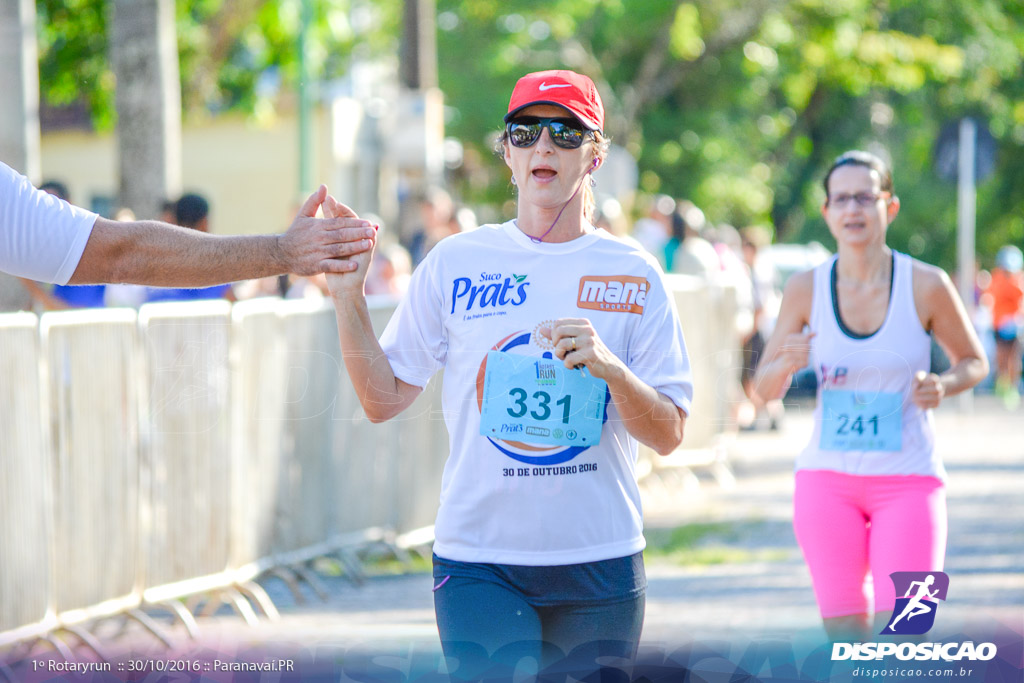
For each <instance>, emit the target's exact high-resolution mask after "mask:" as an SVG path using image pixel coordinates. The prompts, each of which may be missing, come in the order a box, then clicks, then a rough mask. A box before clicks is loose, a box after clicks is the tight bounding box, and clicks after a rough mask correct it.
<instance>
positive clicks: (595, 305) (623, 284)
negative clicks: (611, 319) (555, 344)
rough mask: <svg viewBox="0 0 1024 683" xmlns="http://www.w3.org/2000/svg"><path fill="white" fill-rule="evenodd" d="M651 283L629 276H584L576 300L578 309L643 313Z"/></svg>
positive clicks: (644, 279)
mask: <svg viewBox="0 0 1024 683" xmlns="http://www.w3.org/2000/svg"><path fill="white" fill-rule="evenodd" d="M650 288H651V283H650V282H648V281H647V279H646V278H642V277H632V276H630V275H584V276H583V277H581V278H580V292H579V296H578V297H577V300H576V305H577V306H578V307H579V308H589V309H591V310H594V311H608V312H612V313H643V312H644V304H645V303H647V292H648V291H650Z"/></svg>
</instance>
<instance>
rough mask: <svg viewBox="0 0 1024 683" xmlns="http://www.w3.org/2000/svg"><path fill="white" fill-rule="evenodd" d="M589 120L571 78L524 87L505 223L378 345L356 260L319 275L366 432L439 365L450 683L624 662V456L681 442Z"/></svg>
mask: <svg viewBox="0 0 1024 683" xmlns="http://www.w3.org/2000/svg"><path fill="white" fill-rule="evenodd" d="M603 125H604V108H603V106H602V104H601V98H600V96H599V95H598V93H597V89H596V88H595V87H594V84H593V82H592V81H591V80H590V79H589V78H587V77H586V76H583V75H580V74H577V73H574V72H572V71H543V72H539V73H533V74H529V75H527V76H524V77H523V78H521V79H520V80H519V82H518V83H517V84H516V87H515V90H514V91H513V93H512V98H511V101H510V103H509V107H508V113H507V115H506V116H505V131H504V133H503V135H502V136H501V139H500V151H501V154H502V156H503V158H504V161H505V163H506V164H507V165H508V167H509V168H510V169H511V171H512V183H513V184H514V185H516V187H517V188H518V211H517V215H516V218H515V219H514V220H510V221H508V222H506V223H504V224H501V225H485V226H482V227H481V228H479V229H477V230H474V231H471V232H466V233H461V234H457V235H453V236H451V237H448V238H446V239H444V240H443V241H441V242H440V243H439V244H438V245H437V246H436V247H435V248H434V249H433V250H432V251H431V252H430V253H429V254H428V255H427V257H426V259H425V260H424V261H423V263H422V264H421V265H420V266H419V267H418V268H417V269H416V271H415V272H414V273H413V277H412V281H411V283H410V286H409V291H408V294H407V296H406V298H405V299H404V300H403V301H402V302H401V303H400V304H399V306H398V309H397V310H396V312H395V314H394V317H393V318H392V320H391V322H390V323H389V324H388V326H387V329H386V330H385V331H384V333H383V334H382V336H381V338H380V341H379V342H378V340H377V339H376V338H375V337H374V334H373V330H372V328H371V327H370V320H369V315H368V313H367V307H366V303H365V298H364V297H363V282H364V279H365V277H366V264H367V263H368V262H369V255H367V256H366V257H364V258H361V259H360V260H359V263H360V267H359V269H358V270H357V271H356V273H354V274H353V276H352V277H335V278H332V279H330V280H329V284H330V287H331V292H332V295H333V298H334V305H335V308H336V310H337V317H338V329H339V334H340V340H341V347H342V350H343V354H344V358H345V365H346V367H347V369H348V372H349V374H350V376H351V378H352V381H353V384H354V386H355V388H356V391H357V392H358V394H359V398H360V401H361V402H362V405H363V408H364V410H365V411H366V413H367V415H368V416H369V417H370V419H371V420H373V421H383V420H387V419H390V418H392V417H395V416H396V415H398V414H399V413H401V412H402V410H403V409H405V408H406V407H407V406H409V405H410V404H411V403H412V401H413V400H414V399H415V398H416V396H418V395H419V393H420V391H421V390H422V388H423V387H424V386H425V385H426V383H427V381H428V380H429V379H430V377H431V376H432V375H433V374H434V373H435V372H436V371H437V370H439V369H442V368H443V369H444V387H443V405H444V414H445V422H446V424H447V427H448V431H449V434H450V437H451V454H450V457H449V459H448V462H447V464H446V466H445V471H444V476H443V480H442V493H441V504H440V509H439V511H438V516H437V522H436V525H435V534H436V541H435V544H434V600H435V610H436V614H437V624H438V630H439V632H440V636H441V643H442V646H443V648H444V652H445V654H446V655H447V656H448V657H449V659H448V662H449V666H451V667H453V668H454V670H452V671H451V673H452V675H453V676H454V677H455V678H459V679H461V678H479V677H482V676H489V675H497V676H502V675H503V674H505V675H507V674H508V673H509V672H510V671H512V669H514V667H515V666H516V665H517V664H518V663H519V662H521V661H525V662H527V663H528V662H529V661H530V660H535V661H538V662H540V665H541V666H542V667H543V668H548V669H551V668H552V667H561V666H563V665H564V666H567V667H570V669H571V670H574V671H585V670H592V669H595V668H597V667H598V664H597V663H596V662H597V661H598V659H599V658H600V657H606V656H607V657H619V658H631V657H632V656H633V655H634V654H635V652H636V647H637V643H638V641H639V638H640V628H641V624H642V621H643V612H644V592H645V590H646V578H645V576H644V568H643V560H642V552H641V551H642V550H643V548H644V537H643V533H642V524H641V509H640V494H639V490H638V487H637V482H636V475H635V468H636V460H637V444H638V442H643V443H645V444H647V445H649V446H651V447H652V448H654V449H655V450H656V451H658V452H659V453H670V452H672V451H673V450H675V449H676V447H678V446H679V444H680V442H681V441H682V437H683V427H684V423H685V419H686V414H687V412H688V411H689V408H690V400H691V396H692V387H691V383H690V368H689V362H688V359H687V355H686V348H685V345H684V342H683V335H682V331H681V329H680V326H679V320H678V315H677V313H676V310H675V306H674V304H673V301H672V298H671V297H670V296H669V295H668V294H667V293H666V290H665V286H664V284H663V282H662V272H661V269H660V267H659V266H658V264H657V261H656V260H655V259H654V258H652V257H651V256H650V255H649V254H647V253H645V252H643V251H642V250H639V249H637V248H634V247H633V246H631V245H630V244H627V243H625V242H623V241H621V240H619V239H617V238H615V237H613V236H612V235H610V234H609V233H607V232H605V231H602V230H597V229H595V228H594V226H593V225H592V224H591V216H592V214H593V210H594V206H593V199H592V194H591V193H590V181H591V177H590V176H591V173H592V172H593V171H595V170H596V169H597V168H599V167H600V166H601V163H602V162H603V161H604V158H605V155H606V153H607V145H608V143H607V141H606V139H605V137H604V136H603V134H602V131H601V129H602V127H603ZM328 204H331V205H332V207H333V208H332V209H331V211H330V212H329V213H330V214H336V215H353V214H351V212H350V211H349V210H348V209H347V208H346V207H344V206H342V205H333V203H332V202H331V201H329V202H328ZM357 258H359V257H357ZM456 662H457V666H456ZM493 667H497V668H493Z"/></svg>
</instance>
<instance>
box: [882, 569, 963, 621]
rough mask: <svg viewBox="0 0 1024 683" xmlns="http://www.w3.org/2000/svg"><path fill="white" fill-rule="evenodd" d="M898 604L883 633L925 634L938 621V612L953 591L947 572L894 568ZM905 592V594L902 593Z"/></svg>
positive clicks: (893, 576)
mask: <svg viewBox="0 0 1024 683" xmlns="http://www.w3.org/2000/svg"><path fill="white" fill-rule="evenodd" d="M889 576H890V577H891V578H892V583H893V585H894V586H895V587H896V595H897V598H896V606H895V607H894V608H893V610H892V616H891V617H889V623H888V624H886V625H885V628H883V629H882V632H881V634H880V635H921V634H922V633H927V632H928V630H929V629H931V627H932V625H933V624H934V623H935V612H936V610H938V607H939V604H938V603H937V602H935V601H936V600H945V599H946V593H947V592H948V591H949V577H948V576H946V574H945V573H944V572H893V573H892V574H890V575H889ZM900 595H902V596H903V597H898V596H900Z"/></svg>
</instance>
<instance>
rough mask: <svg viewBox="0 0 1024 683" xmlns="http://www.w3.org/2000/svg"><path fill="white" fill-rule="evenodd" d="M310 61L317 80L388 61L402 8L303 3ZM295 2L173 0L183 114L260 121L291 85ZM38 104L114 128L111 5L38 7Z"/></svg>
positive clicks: (345, 1) (361, 0)
mask: <svg viewBox="0 0 1024 683" xmlns="http://www.w3.org/2000/svg"><path fill="white" fill-rule="evenodd" d="M309 2H310V5H311V8H312V15H313V17H312V19H313V20H312V25H311V27H310V35H309V49H308V52H307V54H308V55H309V59H310V64H311V68H312V71H313V73H315V74H317V75H318V81H326V80H331V79H334V78H338V77H340V76H342V75H344V74H345V73H346V72H347V71H348V68H349V65H350V63H351V59H352V57H353V55H360V54H362V55H365V56H367V57H370V56H373V55H377V54H395V53H396V52H397V36H398V35H399V31H400V21H401V2H400V0H385V1H378V2H370V1H368V0H309ZM301 5H302V0H279V1H273V0H178V2H177V3H176V14H177V17H176V22H177V33H178V55H179V60H180V71H181V79H182V107H183V109H184V110H185V115H186V116H202V115H207V114H216V113H218V112H222V111H240V112H244V113H247V114H253V115H256V116H261V115H266V114H269V113H270V112H271V111H272V110H273V107H274V104H275V102H276V101H277V100H278V98H279V97H280V96H281V93H286V94H287V93H290V92H294V88H295V85H296V83H297V81H298V78H299V68H298V63H299V54H298V49H297V45H298V35H299V29H300V16H301ZM36 11H37V15H38V27H39V48H40V49H39V53H40V61H39V69H40V85H41V91H42V96H43V98H44V99H45V101H46V102H48V103H49V104H51V105H55V106H62V105H67V104H70V103H72V102H76V101H85V102H87V103H88V105H89V108H90V111H91V114H92V118H93V125H94V126H95V127H96V128H98V129H100V130H109V129H111V128H113V125H114V121H115V116H116V114H115V111H114V97H113V93H114V87H115V83H114V77H113V74H112V72H111V70H110V64H109V60H108V51H107V35H108V34H107V26H108V21H109V12H110V11H111V9H110V3H109V2H106V1H105V0H37V1H36Z"/></svg>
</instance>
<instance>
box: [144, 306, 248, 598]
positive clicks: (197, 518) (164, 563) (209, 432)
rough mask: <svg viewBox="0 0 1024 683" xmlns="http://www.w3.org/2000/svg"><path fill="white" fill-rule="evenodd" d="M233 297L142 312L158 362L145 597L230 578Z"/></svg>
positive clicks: (152, 359) (154, 366)
mask: <svg viewBox="0 0 1024 683" xmlns="http://www.w3.org/2000/svg"><path fill="white" fill-rule="evenodd" d="M230 316H231V306H230V304H229V303H228V302H227V301H223V300H220V301H196V302H187V303H186V302H180V303H160V304H149V305H145V306H143V307H142V309H141V310H140V311H139V327H140V332H141V335H142V345H143V348H144V350H145V352H146V357H147V360H148V366H147V368H146V370H145V376H146V379H147V380H148V382H147V384H148V387H149V391H148V393H147V394H146V396H144V397H143V398H144V401H145V408H144V410H145V412H144V420H143V428H144V432H143V434H144V438H145V440H146V446H145V451H146V456H147V457H146V461H147V462H148V463H149V468H150V469H149V471H148V472H147V473H146V474H147V480H146V481H147V485H148V491H149V495H148V496H147V497H146V505H145V506H144V508H143V509H144V514H145V518H146V520H147V522H148V523H147V526H146V550H145V552H146V570H145V585H146V591H145V598H146V600H147V601H148V602H161V601H167V600H170V599H172V598H175V597H179V596H185V595H192V594H195V593H197V592H200V591H204V590H210V589H213V588H216V587H220V586H224V585H230V584H231V583H232V582H233V578H232V577H230V576H229V575H228V574H227V573H226V572H227V570H228V568H229V564H230V553H229V548H230V547H231V541H232V538H231V501H232V472H233V467H232V458H233V455H234V454H233V453H232V449H231V445H230V426H231V413H230V398H231V397H230V377H229V365H228V350H229V342H230V331H231V325H230V320H231V317H230Z"/></svg>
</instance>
